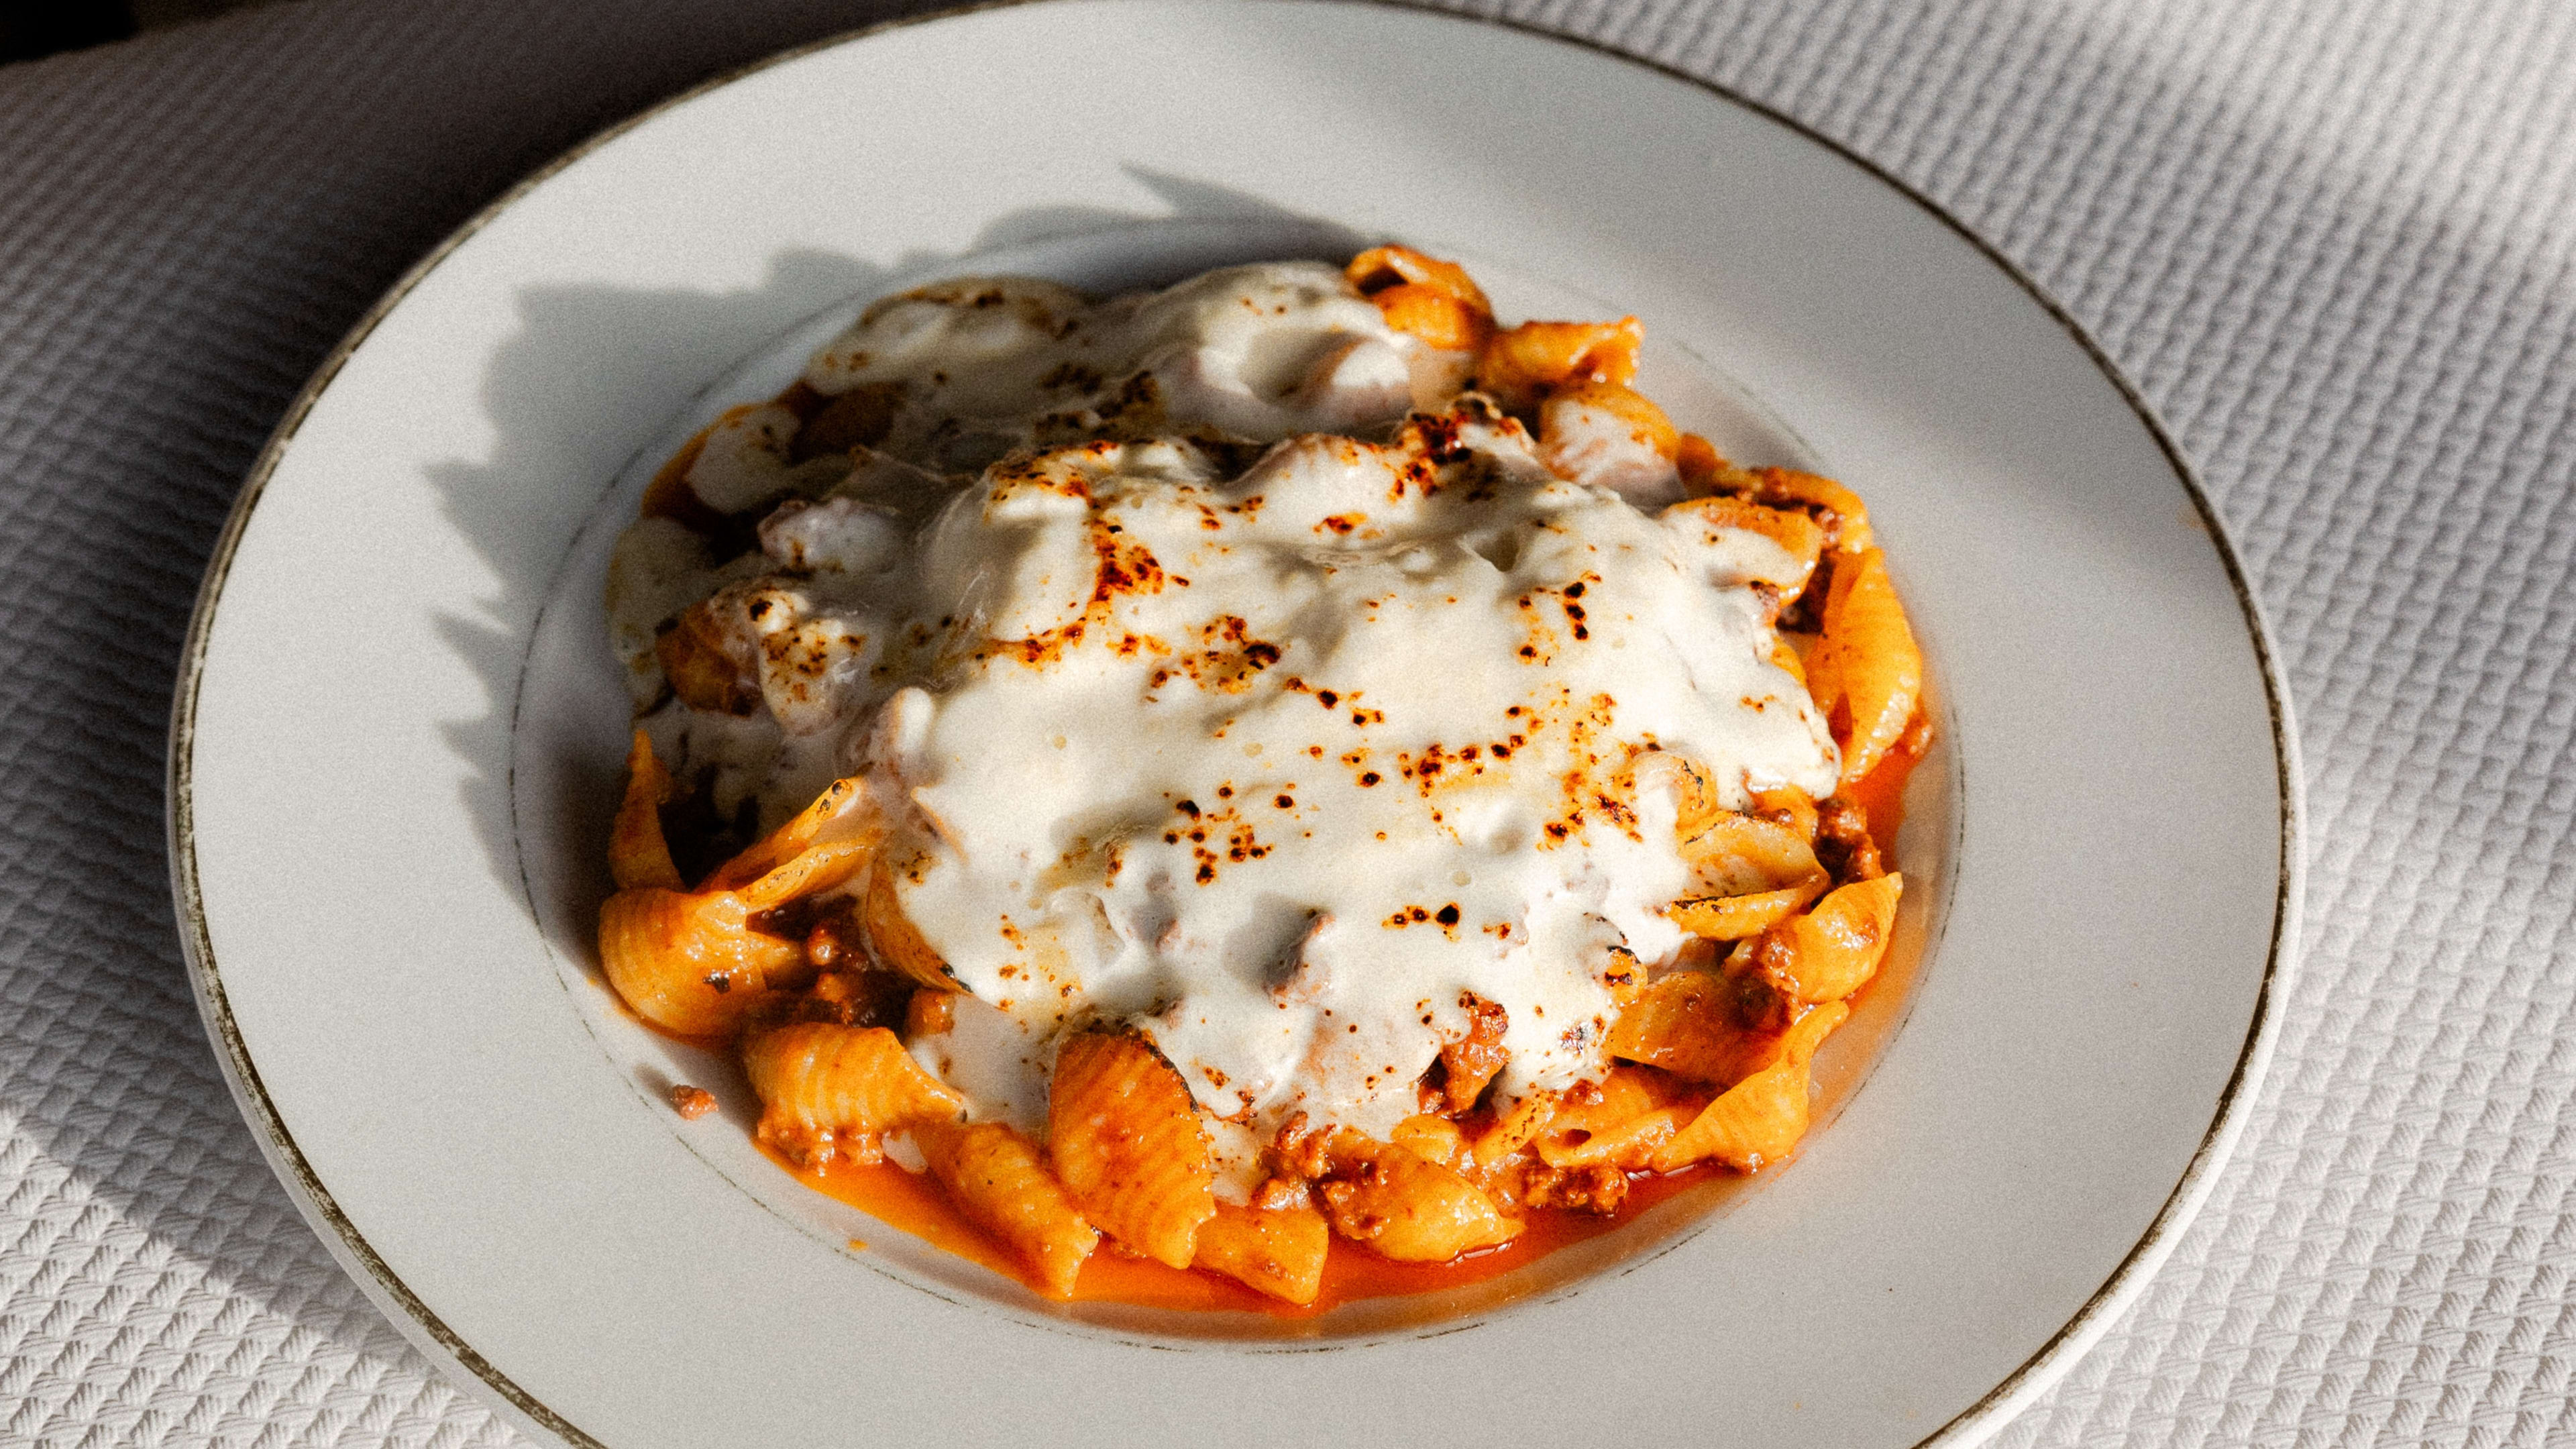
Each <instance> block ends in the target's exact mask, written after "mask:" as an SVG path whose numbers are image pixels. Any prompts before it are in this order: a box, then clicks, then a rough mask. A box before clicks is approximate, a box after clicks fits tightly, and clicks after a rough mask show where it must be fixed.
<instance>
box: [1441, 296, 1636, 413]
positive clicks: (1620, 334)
mask: <svg viewBox="0 0 2576 1449" xmlns="http://www.w3.org/2000/svg"><path fill="white" fill-rule="evenodd" d="M1645 341H1646V329H1645V328H1644V327H1643V326H1642V325H1640V324H1639V323H1638V321H1637V319H1636V318H1634V317H1622V318H1620V319H1619V320H1618V321H1616V322H1524V323H1522V324H1521V325H1519V326H1518V327H1513V328H1508V329H1506V330H1504V331H1500V332H1497V333H1495V334H1494V335H1493V336H1492V337H1490V338H1488V339H1486V341H1485V348H1484V351H1482V352H1481V353H1479V354H1477V357H1476V385H1477V386H1478V387H1481V388H1483V389H1484V390H1485V391H1486V392H1489V393H1491V394H1493V396H1494V399H1495V400H1496V401H1497V402H1500V403H1501V404H1502V405H1503V406H1504V407H1507V408H1510V409H1512V410H1514V411H1516V412H1525V411H1527V410H1529V409H1530V408H1533V407H1536V406H1537V405H1538V401H1539V399H1540V398H1542V397H1545V396H1546V395H1547V394H1549V393H1551V392H1554V391H1555V390H1557V389H1558V388H1561V387H1565V386H1568V385H1570V384H1574V383H1584V382H1615V383H1625V382H1627V381H1628V380H1629V379H1630V378H1633V377H1635V376H1636V375H1637V352H1638V349H1639V348H1641V347H1643V346H1644V345H1645Z"/></svg>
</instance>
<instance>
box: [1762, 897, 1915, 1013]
mask: <svg viewBox="0 0 2576 1449" xmlns="http://www.w3.org/2000/svg"><path fill="white" fill-rule="evenodd" d="M1904 890H1905V877H1904V876H1903V875H1902V874H1891V875H1883V876H1880V877H1878V878H1877V879H1875V880H1863V881H1854V882H1852V883H1851V884H1850V885H1847V886H1841V887H1838V888H1837V889H1835V890H1834V891H1833V892H1832V893H1831V894H1830V895H1827V896H1826V897H1825V898H1824V899H1823V900H1821V901H1818V902H1817V903H1816V908H1815V909H1814V910H1812V911H1810V912H1808V913H1807V914H1805V915H1803V916H1798V917H1795V918H1793V919H1791V920H1786V921H1783V922H1781V923H1780V924H1779V925H1776V926H1773V927H1772V928H1771V929H1770V930H1768V931H1765V932H1763V934H1762V939H1761V941H1760V942H1759V943H1758V944H1756V945H1755V946H1754V948H1753V962H1754V965H1755V966H1757V967H1758V968H1760V970H1761V972H1762V975H1763V977H1764V978H1765V979H1767V980H1768V981H1770V982H1771V984H1772V985H1774V986H1776V987H1778V988H1779V989H1780V990H1781V991H1782V992H1783V993H1785V994H1787V995H1790V996H1794V997H1796V998H1797V999H1798V1000H1800V1001H1810V1002H1814V1001H1840V1000H1842V999H1843V998H1844V997H1846V996H1849V995H1851V994H1852V993H1853V992H1855V991H1858V990H1859V989H1860V988H1861V987H1862V986H1863V985H1865V984H1866V983H1867V982H1868V981H1869V978H1870V977H1872V976H1873V975H1876V974H1877V972H1878V963H1879V962H1880V961H1881V960H1882V959H1884V958H1885V957H1886V955H1887V938H1888V934H1889V932H1891V931H1892V930H1894V928H1895V925H1896V901H1897V897H1898V896H1899V895H1900V894H1902V893H1903V892H1904Z"/></svg>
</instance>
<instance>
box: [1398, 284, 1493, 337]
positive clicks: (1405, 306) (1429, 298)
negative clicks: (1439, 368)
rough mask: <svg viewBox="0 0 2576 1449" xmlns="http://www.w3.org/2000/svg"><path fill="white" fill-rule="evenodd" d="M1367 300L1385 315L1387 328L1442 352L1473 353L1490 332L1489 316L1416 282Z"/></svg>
mask: <svg viewBox="0 0 2576 1449" xmlns="http://www.w3.org/2000/svg"><path fill="white" fill-rule="evenodd" d="M1369 300H1370V301H1373V302H1375V303H1377V307H1378V311H1380V312H1381V313H1384V314H1385V316H1386V325H1387V326H1389V327H1392V328H1394V329H1395V330H1396V331H1398V332H1407V333H1411V334H1412V335H1413V336H1415V337H1419V338H1421V339H1422V340H1423V341H1424V342H1425V343H1427V344H1429V345H1431V346H1433V347H1437V348H1439V349H1440V350H1442V351H1443V352H1473V351H1475V350H1476V349H1477V348H1479V347H1482V346H1483V345H1484V343H1485V338H1486V336H1487V335H1488V334H1490V333H1491V332H1492V331H1493V330H1494V319H1493V315H1492V314H1491V313H1486V312H1479V311H1477V310H1476V309H1475V308H1474V307H1471V306H1469V305H1468V304H1467V302H1466V301H1465V300H1464V299H1462V298H1460V297H1457V296H1455V295H1453V294H1451V293H1448V292H1445V291H1442V290H1440V289H1439V288H1436V287H1432V286H1427V285H1425V284H1423V283H1420V282H1407V283H1404V284H1402V285H1400V286H1394V287H1389V288H1387V289H1386V290H1385V291H1383V292H1380V293H1378V294H1377V295H1376V296H1374V297H1371V298H1370V299H1369Z"/></svg>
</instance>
